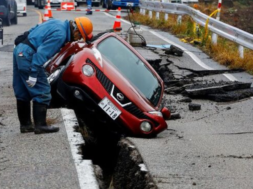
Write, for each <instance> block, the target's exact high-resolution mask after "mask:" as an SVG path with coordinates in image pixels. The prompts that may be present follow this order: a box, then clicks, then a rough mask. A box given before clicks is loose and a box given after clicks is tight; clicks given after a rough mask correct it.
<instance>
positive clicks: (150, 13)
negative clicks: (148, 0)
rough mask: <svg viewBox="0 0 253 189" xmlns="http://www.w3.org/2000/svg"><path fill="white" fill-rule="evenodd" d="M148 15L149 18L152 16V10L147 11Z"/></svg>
mask: <svg viewBox="0 0 253 189" xmlns="http://www.w3.org/2000/svg"><path fill="white" fill-rule="evenodd" d="M148 15H149V18H152V17H153V15H152V11H151V10H150V11H149V13H148Z"/></svg>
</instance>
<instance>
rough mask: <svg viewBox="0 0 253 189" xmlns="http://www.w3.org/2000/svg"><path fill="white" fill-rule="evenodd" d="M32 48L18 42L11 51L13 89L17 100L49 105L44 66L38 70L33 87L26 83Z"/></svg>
mask: <svg viewBox="0 0 253 189" xmlns="http://www.w3.org/2000/svg"><path fill="white" fill-rule="evenodd" d="M34 53H35V52H34V50H33V49H32V48H31V47H29V46H28V45H26V44H22V43H20V44H19V45H18V46H17V47H16V48H15V49H14V51H13V89H14V93H15V96H16V98H17V100H21V101H31V100H32V101H35V102H37V103H41V104H46V105H49V104H50V101H51V98H52V97H51V93H50V90H51V89H50V85H49V83H48V81H47V76H46V74H45V71H44V68H43V67H41V68H39V70H38V76H37V82H36V84H35V86H34V87H29V86H28V85H27V83H26V80H28V77H29V73H30V65H31V62H32V57H33V54H34Z"/></svg>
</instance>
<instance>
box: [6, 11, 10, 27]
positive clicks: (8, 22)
mask: <svg viewBox="0 0 253 189" xmlns="http://www.w3.org/2000/svg"><path fill="white" fill-rule="evenodd" d="M8 11H9V10H8ZM5 25H6V26H10V25H11V18H10V13H8V15H7V17H6V18H5Z"/></svg>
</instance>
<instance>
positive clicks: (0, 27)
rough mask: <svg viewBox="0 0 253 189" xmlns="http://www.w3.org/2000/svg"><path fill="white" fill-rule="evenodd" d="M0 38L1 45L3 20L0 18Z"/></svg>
mask: <svg viewBox="0 0 253 189" xmlns="http://www.w3.org/2000/svg"><path fill="white" fill-rule="evenodd" d="M0 39H1V40H2V45H3V43H4V29H3V20H2V19H1V18H0Z"/></svg>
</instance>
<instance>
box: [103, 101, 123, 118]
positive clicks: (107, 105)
mask: <svg viewBox="0 0 253 189" xmlns="http://www.w3.org/2000/svg"><path fill="white" fill-rule="evenodd" d="M98 105H99V106H100V107H101V108H102V109H103V110H104V111H105V112H106V113H107V114H108V115H109V116H110V117H111V118H112V119H113V120H115V119H116V118H117V117H119V115H120V114H121V111H120V110H119V109H118V108H117V107H116V106H115V105H114V104H113V103H112V102H111V101H110V100H109V99H108V98H107V97H105V98H104V99H103V100H101V102H99V104H98Z"/></svg>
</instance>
